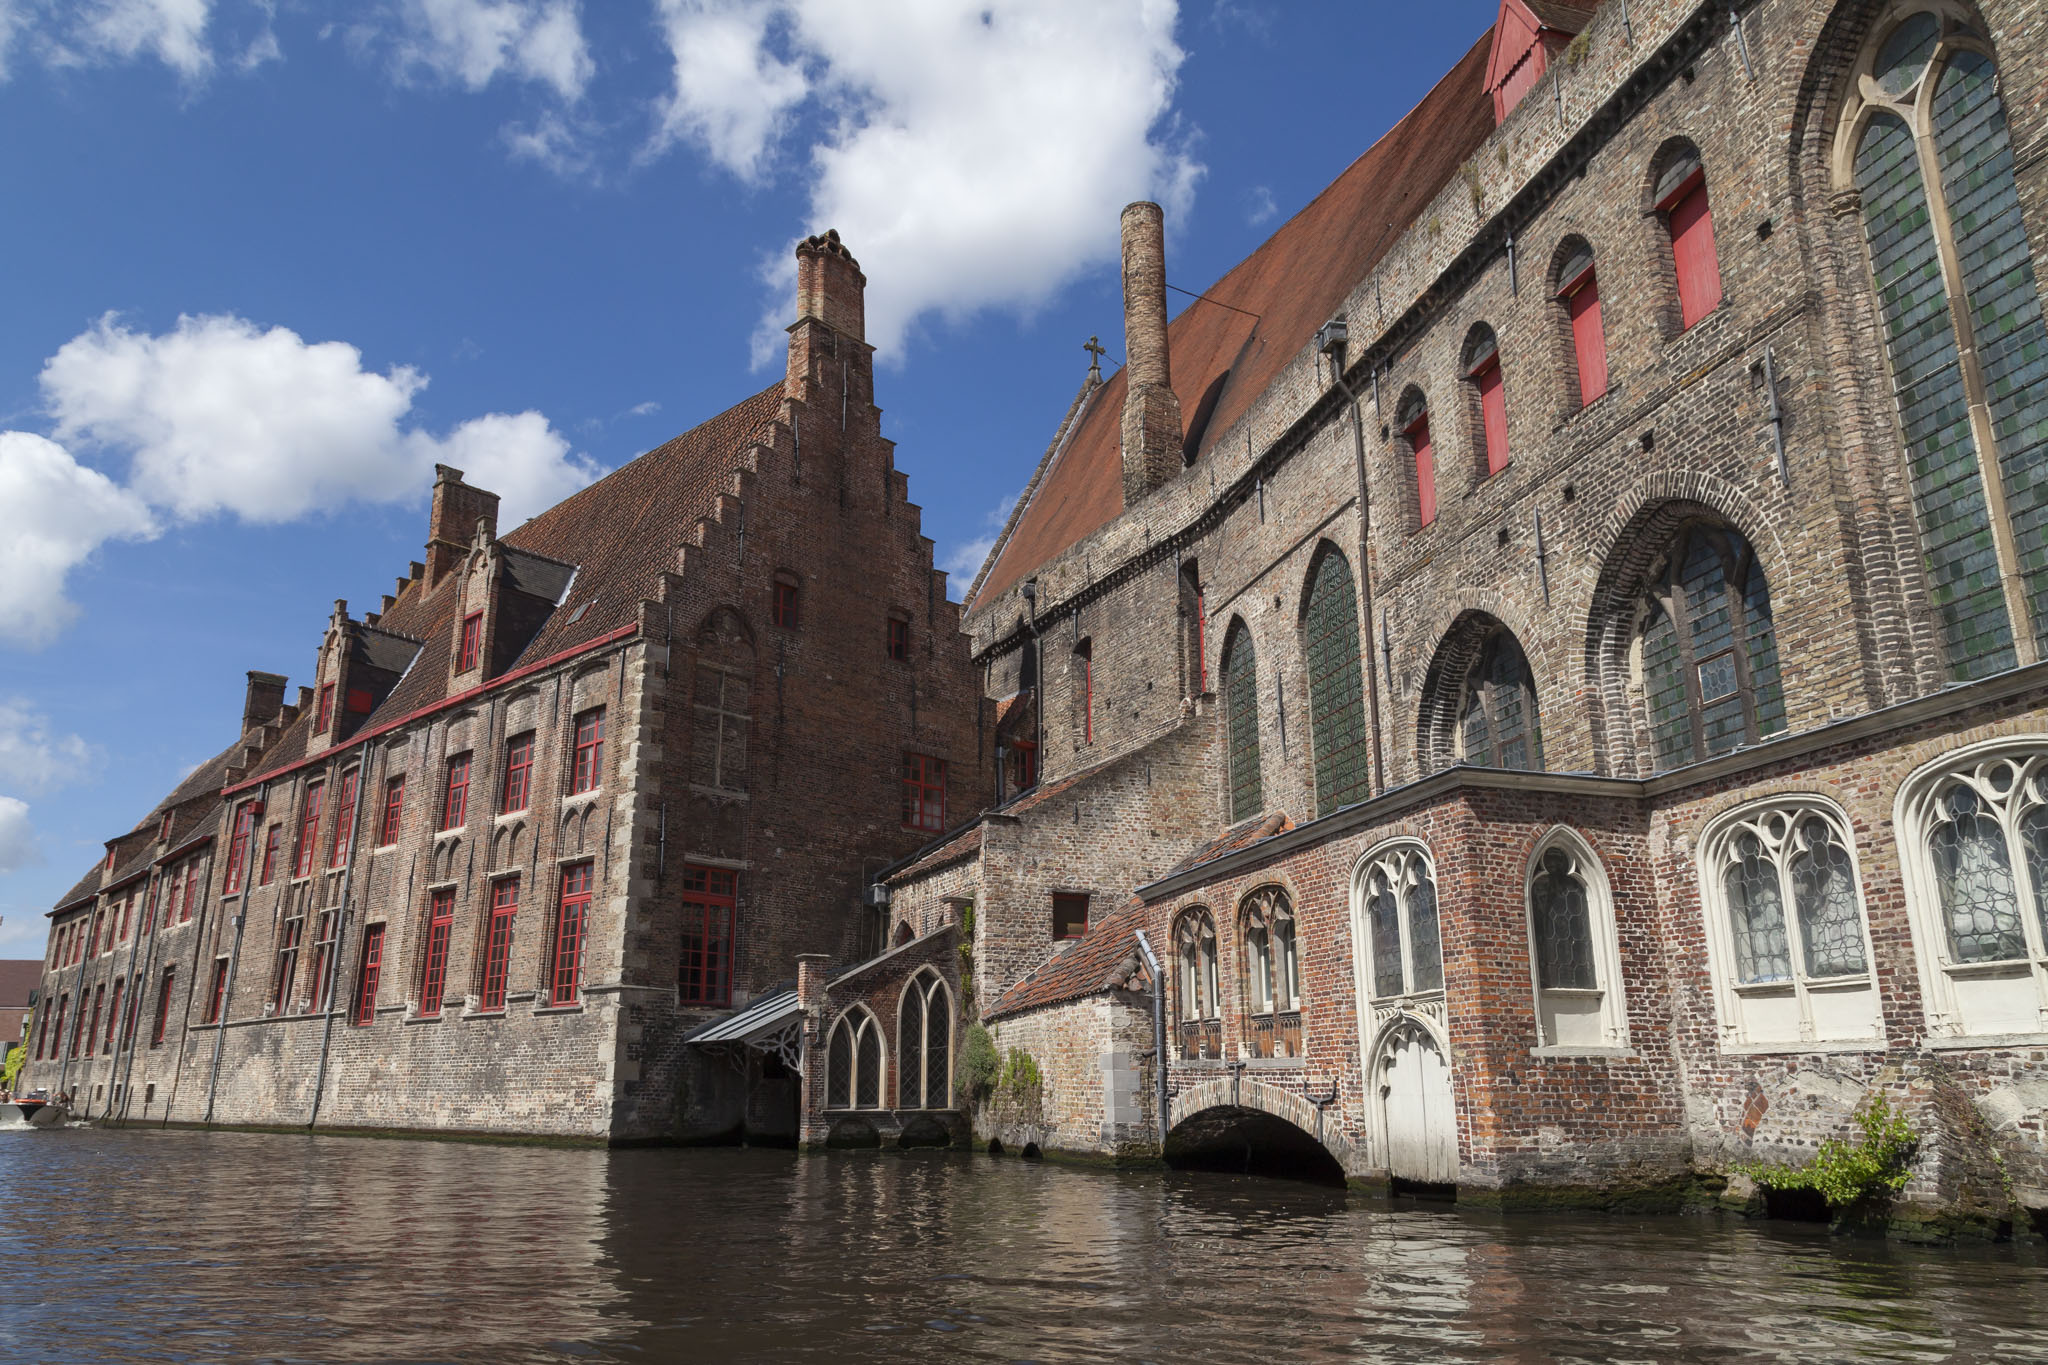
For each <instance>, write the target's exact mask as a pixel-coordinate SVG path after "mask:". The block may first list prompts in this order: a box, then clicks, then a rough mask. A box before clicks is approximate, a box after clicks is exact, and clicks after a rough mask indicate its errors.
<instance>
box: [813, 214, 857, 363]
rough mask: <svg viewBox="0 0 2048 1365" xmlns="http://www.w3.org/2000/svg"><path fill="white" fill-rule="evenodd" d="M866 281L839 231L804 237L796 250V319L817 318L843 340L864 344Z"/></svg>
mask: <svg viewBox="0 0 2048 1365" xmlns="http://www.w3.org/2000/svg"><path fill="white" fill-rule="evenodd" d="M867 285H868V277H867V276H865V275H863V274H861V273H860V262H859V261H856V260H855V259H853V253H852V252H851V251H848V250H847V249H846V244H845V243H844V242H841V241H840V240H839V229H837V228H828V229H826V231H825V232H824V234H823V235H822V236H817V237H806V238H804V239H803V241H801V242H799V243H797V248H796V317H797V321H798V322H802V321H804V320H805V319H806V318H816V319H817V320H818V321H819V322H822V323H824V324H825V325H826V326H827V327H830V328H831V329H832V330H833V331H835V332H837V333H839V334H840V335H841V336H843V337H850V338H852V339H853V340H855V341H865V340H867V313H866V303H865V301H864V300H865V293H866V290H867Z"/></svg>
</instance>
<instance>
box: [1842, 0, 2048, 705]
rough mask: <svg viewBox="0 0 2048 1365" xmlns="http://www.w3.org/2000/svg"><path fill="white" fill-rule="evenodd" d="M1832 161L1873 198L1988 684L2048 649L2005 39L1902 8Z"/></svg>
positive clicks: (2044, 451)
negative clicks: (1998, 54)
mask: <svg viewBox="0 0 2048 1365" xmlns="http://www.w3.org/2000/svg"><path fill="white" fill-rule="evenodd" d="M1835 167H1836V177H1837V183H1838V184H1841V185H1843V187H1844V188H1846V187H1847V186H1848V185H1851V184H1853V185H1854V187H1855V189H1856V191H1857V193H1858V195H1859V196H1860V198H1861V200H1862V212H1863V226H1864V229H1865V232H1866V234H1867V237H1868V240H1869V245H1870V263H1871V268H1872V270H1873V272H1874V274H1875V276H1876V285H1877V299H1878V308H1879V312H1880V313H1881V314H1882V316H1883V319H1884V327H1885V333H1886V338H1887V341H1888V343H1889V347H1888V349H1889V353H1890V359H1891V371H1892V374H1891V379H1892V389H1893V392H1894V394H1895V395H1896V398H1897V402H1898V412H1899V425H1900V427H1901V429H1902V435H1903V436H1904V438H1905V446H1906V459H1907V463H1908V465H1909V466H1910V470H1911V474H1912V486H1913V501H1914V510H1915V512H1916V514H1917V516H1918V520H1919V524H1920V539H1921V545H1922V549H1923V551H1924V553H1925V555H1926V561H1927V577H1928V589H1929V592H1930V594H1931V596H1932V598H1933V603H1934V610H1935V615H1936V617H1937V618H1938V620H1939V622H1940V626H1941V632H1942V639H1943V646H1944V649H1945V651H1946V654H1947V660H1946V662H1947V665H1948V669H1949V672H1950V674H1951V676H1953V677H1954V678H1956V679H1957V680H1964V679H1969V678H1981V677H1984V676H1986V675H1987V674H1991V673H1995V672H1998V671H1999V670H2001V669H2006V668H2011V667H2012V666H2013V665H2014V664H2015V663H2017V662H2019V660H2020V659H2021V658H2022V657H2028V656H2030V655H2031V656H2033V657H2038V656H2039V655H2040V654H2041V653H2042V652H2043V650H2042V647H2043V645H2044V644H2048V458H2044V457H2048V383H2044V382H2042V374H2041V364H2042V360H2041V357H2042V355H2043V353H2044V352H2048V327H2044V325H2043V321H2042V317H2041V303H2040V298H2039V295H2038V293H2037V291H2036V288H2035V280H2034V266H2033V259H2032V255H2031V253H2030V250H2029V246H2028V242H2027V233H2026V226H2025V223H2024V222H2023V221H2022V218H2021V213H2020V199H2019V187H2018V184H2017V182H2016V181H2015V179H2014V176H2013V147H2012V139H2011V137H2010V136H2009V135H2008V133H2007V131H2006V122H2005V108H2004V105H2003V103H2002V102H2001V100H2000V98H1999V91H1998V79H1997V72H1996V69H1995V67H1994V64H1993V60H1992V52H1991V46H1990V44H1989V43H1988V42H1987V41H1986V40H1985V39H1984V37H1983V36H1982V35H1981V34H1979V33H1978V32H1977V31H1975V30H1974V29H1973V28H1972V27H1971V26H1970V21H1969V20H1968V19H1966V18H1965V17H1964V15H1963V12H1962V10H1961V9H1960V7H1958V6H1956V5H1953V4H1950V3H1946V0H1925V2H1923V3H1909V4H1901V5H1897V6H1895V7H1894V8H1893V10H1892V12H1891V16H1890V17H1889V19H1888V21H1887V22H1886V23H1885V24H1882V25H1880V26H1879V27H1878V28H1877V29H1876V30H1875V31H1874V32H1873V34H1872V42H1871V43H1870V44H1869V45H1868V46H1867V47H1866V48H1865V51H1864V57H1863V61H1862V63H1861V69H1860V70H1859V71H1858V73H1857V75H1856V78H1855V85H1854V88H1853V90H1852V93H1851V97H1850V101H1849V106H1848V108H1847V109H1846V110H1845V111H1844V114H1843V118H1842V124H1841V129H1840V134H1839V141H1838V143H1837V146H1836V159H1835ZM2016 635H2017V636H2019V637H2021V640H2022V641H2023V642H2024V644H2023V645H2016V644H2015V638H2014V637H2015V636H2016Z"/></svg>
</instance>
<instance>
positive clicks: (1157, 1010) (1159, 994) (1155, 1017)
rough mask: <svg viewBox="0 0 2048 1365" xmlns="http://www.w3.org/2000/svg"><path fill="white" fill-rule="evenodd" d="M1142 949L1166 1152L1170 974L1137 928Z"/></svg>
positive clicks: (1162, 1149)
mask: <svg viewBox="0 0 2048 1365" xmlns="http://www.w3.org/2000/svg"><path fill="white" fill-rule="evenodd" d="M1137 939H1138V951H1139V952H1141V953H1143V954H1144V955H1145V970H1146V971H1148V972H1150V973H1151V974H1152V1074H1153V1076H1154V1078H1155V1079H1156V1080H1157V1081H1158V1085H1159V1097H1158V1100H1157V1103H1156V1107H1157V1109H1158V1110H1159V1150H1160V1153H1161V1154H1162V1155H1163V1154H1164V1153H1165V1151H1166V974H1165V973H1164V972H1163V971H1161V970H1160V968H1159V959H1158V958H1157V957H1155V956H1153V954H1152V945H1151V943H1150V942H1148V941H1147V940H1146V938H1145V931H1144V930H1143V929H1140V930H1138V931H1137Z"/></svg>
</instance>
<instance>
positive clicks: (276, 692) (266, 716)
mask: <svg viewBox="0 0 2048 1365" xmlns="http://www.w3.org/2000/svg"><path fill="white" fill-rule="evenodd" d="M282 710H284V674H282V673H258V672H256V671H255V670H254V669H251V670H250V672H249V690H248V692H247V693H245V694H244V696H243V699H242V733H243V734H245V735H246V734H248V733H249V732H250V731H251V730H254V729H255V728H257V727H258V726H260V725H268V724H270V722H272V721H274V720H276V719H277V714H278V712H280V711H282Z"/></svg>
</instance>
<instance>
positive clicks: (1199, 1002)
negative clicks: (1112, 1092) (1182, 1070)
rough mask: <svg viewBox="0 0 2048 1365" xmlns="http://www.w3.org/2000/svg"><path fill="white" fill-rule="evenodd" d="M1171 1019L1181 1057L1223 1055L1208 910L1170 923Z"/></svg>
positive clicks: (1211, 922) (1213, 928)
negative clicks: (1173, 1023)
mask: <svg viewBox="0 0 2048 1365" xmlns="http://www.w3.org/2000/svg"><path fill="white" fill-rule="evenodd" d="M1173 961H1174V1021H1175V1025H1176V1027H1177V1029H1178V1031H1179V1036H1180V1055H1181V1057H1182V1059H1183V1060H1187V1061H1192V1060H1194V1059H1195V1058H1197V1057H1211V1058H1214V1057H1221V1056H1222V1055H1223V1025H1222V1010H1221V1007H1220V1005H1219V997H1220V994H1221V993H1220V992H1219V991H1218V989H1217V987H1218V985H1219V982H1218V981H1217V977H1216V921H1215V920H1214V919H1212V918H1211V917H1210V915H1209V912H1208V911H1207V910H1203V909H1200V908H1196V909H1193V910H1190V911H1188V912H1186V913H1185V914H1183V915H1182V916H1181V917H1180V919H1179V920H1177V921H1176V922H1175V923H1174V926H1173Z"/></svg>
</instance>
